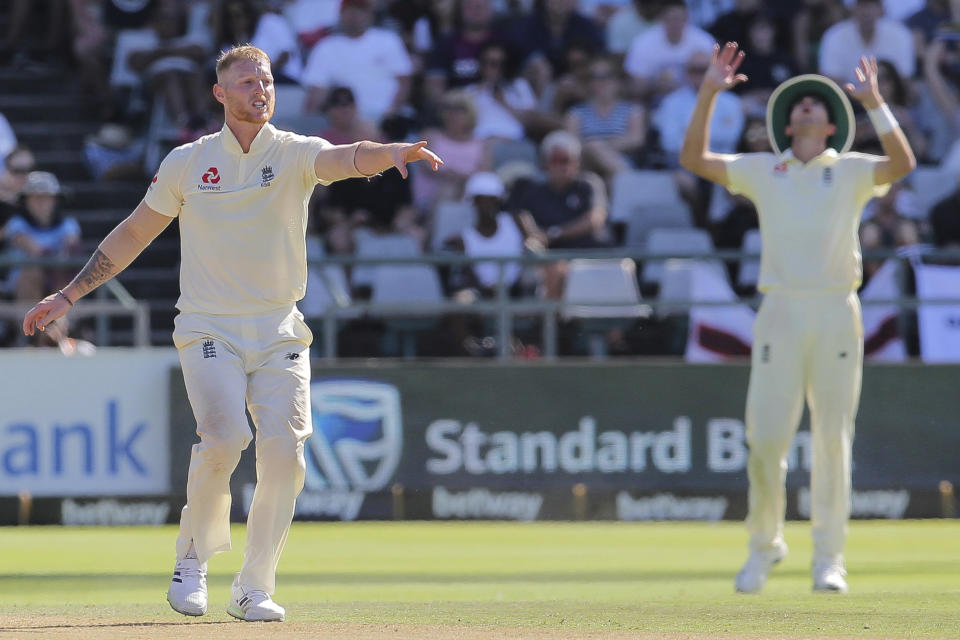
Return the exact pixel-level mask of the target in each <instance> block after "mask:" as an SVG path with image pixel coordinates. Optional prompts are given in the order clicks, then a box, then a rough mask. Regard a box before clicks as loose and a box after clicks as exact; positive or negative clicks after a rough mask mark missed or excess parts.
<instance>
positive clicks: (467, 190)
mask: <svg viewBox="0 0 960 640" xmlns="http://www.w3.org/2000/svg"><path fill="white" fill-rule="evenodd" d="M505 191H506V190H505V189H504V188H503V181H502V180H501V179H500V177H499V176H498V175H497V174H495V173H491V172H489V171H481V172H480V173H475V174H473V175H472V176H470V178H469V179H468V180H467V186H466V187H464V189H463V197H464V198H466V199H468V200H469V199H470V198H473V197H476V196H490V197H493V198H502V197H503V195H504V193H505Z"/></svg>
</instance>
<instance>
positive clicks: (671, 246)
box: [643, 228, 714, 285]
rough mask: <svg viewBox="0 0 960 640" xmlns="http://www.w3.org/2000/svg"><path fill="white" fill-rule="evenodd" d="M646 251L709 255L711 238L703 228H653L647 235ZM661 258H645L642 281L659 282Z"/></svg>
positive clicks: (711, 245) (710, 252)
mask: <svg viewBox="0 0 960 640" xmlns="http://www.w3.org/2000/svg"><path fill="white" fill-rule="evenodd" d="M646 250H647V253H653V254H662V255H671V254H691V255H695V256H700V255H702V256H709V255H710V254H712V253H713V250H714V247H713V240H712V239H711V238H710V234H708V233H707V232H706V231H704V230H703V229H663V228H658V229H653V230H651V231H650V234H649V235H648V236H647V242H646ZM662 274H663V260H657V259H655V258H654V259H649V258H648V259H647V260H646V261H645V262H644V265H643V283H644V284H656V285H659V284H660V279H661V277H662Z"/></svg>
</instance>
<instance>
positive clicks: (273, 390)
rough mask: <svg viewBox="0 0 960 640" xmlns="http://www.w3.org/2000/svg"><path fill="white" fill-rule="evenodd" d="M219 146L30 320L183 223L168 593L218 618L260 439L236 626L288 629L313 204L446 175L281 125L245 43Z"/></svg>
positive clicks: (401, 146)
mask: <svg viewBox="0 0 960 640" xmlns="http://www.w3.org/2000/svg"><path fill="white" fill-rule="evenodd" d="M213 95H214V96H215V97H216V99H217V101H218V102H220V103H221V104H223V108H224V126H223V129H221V130H220V131H219V132H218V133H215V134H212V135H209V136H204V137H203V138H200V139H199V140H197V141H196V142H192V143H190V144H186V145H183V146H181V147H177V148H176V149H174V150H173V151H171V152H170V153H169V154H168V155H167V157H166V158H165V159H164V160H163V162H162V163H161V165H160V168H159V170H158V171H157V175H156V176H155V177H154V178H153V181H152V183H151V184H150V187H149V188H148V190H147V193H146V195H145V197H144V199H143V201H142V202H141V203H140V204H139V206H137V208H136V209H135V210H134V211H133V213H132V214H131V215H130V216H129V217H128V218H127V219H126V220H124V221H123V222H121V223H120V224H119V225H118V226H117V227H116V228H115V229H114V230H113V231H111V232H110V234H109V235H108V236H107V237H106V238H105V239H104V240H103V242H101V243H100V246H99V248H98V249H97V250H96V252H95V253H94V255H93V257H92V258H90V261H89V262H88V263H87V264H86V266H85V267H83V269H82V270H81V271H80V273H79V274H78V275H77V277H76V278H74V279H73V281H72V282H71V283H70V284H69V285H67V286H66V287H64V288H63V289H62V290H60V291H57V292H56V293H54V294H51V295H50V296H47V297H46V298H44V299H43V300H42V301H40V302H39V303H38V304H37V305H36V306H34V307H33V308H32V309H31V310H30V311H29V312H28V313H27V315H26V317H25V318H24V320H23V331H24V333H26V334H27V335H33V333H34V332H35V331H37V330H39V331H43V330H44V329H45V328H46V327H47V326H49V324H50V323H51V322H53V321H54V320H56V319H57V318H59V317H61V316H63V315H64V314H65V313H67V311H69V309H70V307H72V306H73V305H74V304H75V303H76V302H77V300H79V299H80V298H82V297H83V296H85V295H87V294H88V293H90V292H91V291H93V290H94V289H96V288H97V287H98V286H99V285H101V284H103V283H104V282H106V281H107V280H109V279H110V278H112V277H113V276H115V275H117V274H118V273H120V272H121V271H123V269H124V268H126V267H127V265H129V264H130V263H131V262H133V260H134V258H136V257H137V256H138V255H139V254H140V252H141V251H143V249H144V248H146V246H147V245H148V244H150V242H152V241H153V239H154V238H156V237H157V236H158V235H159V234H160V232H161V231H163V230H164V229H165V228H166V227H167V225H169V224H170V222H171V221H172V220H173V219H174V218H177V217H179V219H180V243H181V266H180V299H179V300H178V301H177V309H178V310H179V311H180V313H179V315H178V316H177V319H176V328H175V329H174V333H173V341H174V344H175V345H176V347H177V349H178V351H179V355H180V363H181V366H182V369H183V376H184V382H185V383H186V388H187V395H188V397H189V399H190V405H191V407H192V408H193V413H194V416H195V417H196V420H197V434H198V435H199V436H200V442H199V443H198V444H195V445H194V446H193V450H192V453H191V458H190V468H189V471H188V476H187V504H186V506H184V508H183V510H182V512H181V516H180V534H179V537H178V538H177V545H176V551H177V561H176V566H175V568H174V573H173V578H172V580H171V582H170V588H169V590H168V592H167V600H168V601H169V603H170V606H171V607H173V609H175V610H176V611H178V612H179V613H182V614H185V615H192V616H199V615H203V614H204V613H206V611H207V584H206V575H207V560H209V559H210V558H211V557H212V556H213V555H215V554H217V553H220V552H222V551H226V550H228V549H230V503H231V496H230V485H229V481H230V475H231V474H232V473H233V470H234V469H235V468H236V466H237V463H238V462H239V460H240V453H241V452H242V451H243V450H244V449H245V448H246V447H247V445H248V444H249V443H250V441H251V439H252V434H251V432H250V428H249V427H248V425H247V418H246V415H245V412H244V408H245V407H246V408H247V409H249V411H250V415H251V416H252V418H253V422H254V424H255V426H256V458H257V464H256V466H257V485H256V489H255V491H254V495H253V502H252V504H251V506H250V512H249V517H248V520H247V545H246V549H245V552H244V560H243V567H242V568H241V570H240V572H239V573H238V574H237V576H236V579H235V580H234V583H233V586H232V588H231V596H230V602H229V605H228V607H227V611H228V613H230V615H232V616H234V617H236V618H239V619H241V620H249V621H257V620H260V621H280V620H283V618H284V610H283V607H281V606H280V605H278V604H277V603H276V602H274V601H273V599H272V598H271V596H272V594H273V592H274V587H275V574H276V568H277V562H278V561H279V559H280V554H281V552H282V550H283V546H284V542H285V541H286V538H287V533H288V532H289V530H290V523H291V520H292V519H293V511H294V503H295V501H296V498H297V495H298V494H299V493H300V490H301V489H302V488H303V480H304V468H305V467H304V454H303V444H304V440H306V438H307V436H309V435H310V433H311V431H312V425H311V417H310V416H311V413H310V395H309V391H310V352H309V346H310V342H311V340H312V335H311V333H310V330H309V329H308V328H307V326H306V324H305V323H304V322H303V315H302V314H301V313H300V312H299V311H298V310H297V306H296V303H297V301H298V300H300V299H301V298H302V297H303V295H304V292H305V290H306V277H307V259H306V247H305V234H306V228H307V202H308V200H309V198H310V195H311V193H312V192H313V189H314V187H315V186H316V185H317V184H330V183H331V182H333V181H335V180H341V179H344V178H353V177H369V176H372V175H374V174H377V173H380V172H382V171H385V170H387V169H389V168H391V167H396V168H397V170H399V171H400V174H401V175H402V176H403V177H404V178H406V177H407V167H406V165H407V163H409V162H418V161H424V162H426V163H427V164H429V165H430V166H431V167H432V169H433V170H434V171H436V170H437V169H438V168H439V166H440V165H441V164H442V161H441V160H440V158H438V157H437V156H436V155H435V154H434V153H433V152H431V151H430V150H429V149H427V148H426V146H425V145H426V143H425V142H417V143H413V144H405V143H396V144H378V143H375V142H369V141H362V142H358V143H354V144H350V145H337V146H335V145H332V144H330V143H329V142H327V141H326V140H323V139H321V138H316V137H309V136H301V135H298V134H295V133H289V132H287V131H281V130H279V129H276V128H274V127H273V125H271V124H270V118H271V116H272V115H273V109H274V98H275V92H274V86H273V76H272V74H271V71H270V58H269V57H268V56H267V54H266V53H264V52H263V51H262V50H260V49H258V48H257V47H254V46H250V45H244V46H239V47H235V48H233V49H230V50H229V51H227V52H225V53H222V54H221V55H220V57H219V59H218V60H217V83H216V84H215V85H214V87H213Z"/></svg>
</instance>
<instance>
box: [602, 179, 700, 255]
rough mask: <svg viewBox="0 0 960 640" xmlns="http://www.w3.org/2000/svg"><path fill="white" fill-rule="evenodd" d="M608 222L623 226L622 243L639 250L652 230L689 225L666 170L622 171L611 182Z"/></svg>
mask: <svg viewBox="0 0 960 640" xmlns="http://www.w3.org/2000/svg"><path fill="white" fill-rule="evenodd" d="M610 222H611V223H614V224H623V225H626V237H625V239H624V244H626V245H627V246H630V247H642V246H644V245H645V244H646V239H647V235H648V233H649V232H650V230H651V229H655V228H665V227H672V228H677V227H679V228H684V227H691V226H693V222H692V219H691V216H690V208H689V207H688V206H687V204H686V203H685V202H684V201H683V200H682V199H681V198H680V196H679V194H678V193H677V188H676V185H675V184H674V181H673V174H672V172H670V171H624V172H621V173H619V174H617V176H616V177H615V178H614V179H613V186H612V187H611V203H610Z"/></svg>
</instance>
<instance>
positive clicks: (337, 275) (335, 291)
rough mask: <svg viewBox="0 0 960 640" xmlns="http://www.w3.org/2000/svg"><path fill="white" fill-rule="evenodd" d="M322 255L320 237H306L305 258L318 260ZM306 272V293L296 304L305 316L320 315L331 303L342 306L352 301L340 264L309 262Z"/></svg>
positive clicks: (323, 253)
mask: <svg viewBox="0 0 960 640" xmlns="http://www.w3.org/2000/svg"><path fill="white" fill-rule="evenodd" d="M324 255H325V252H324V249H323V244H322V242H321V240H320V238H318V237H316V236H309V237H307V259H308V260H311V261H313V260H320V259H322V258H323V257H324ZM308 272H309V273H308V276H307V294H306V295H305V296H304V298H303V300H301V301H300V303H299V305H298V306H299V307H300V311H302V312H303V314H304V315H305V316H307V317H316V316H322V315H323V313H324V312H325V311H326V309H327V307H329V306H331V305H333V306H341V307H343V306H347V305H349V304H351V303H352V300H351V296H350V287H349V285H348V283H347V276H346V273H344V269H343V266H342V265H339V264H327V265H319V264H310V265H309V268H308Z"/></svg>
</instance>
